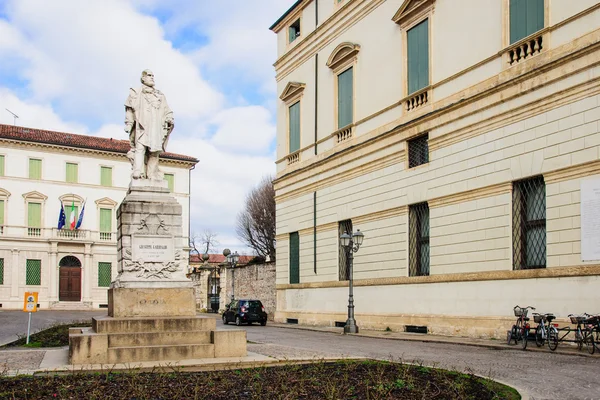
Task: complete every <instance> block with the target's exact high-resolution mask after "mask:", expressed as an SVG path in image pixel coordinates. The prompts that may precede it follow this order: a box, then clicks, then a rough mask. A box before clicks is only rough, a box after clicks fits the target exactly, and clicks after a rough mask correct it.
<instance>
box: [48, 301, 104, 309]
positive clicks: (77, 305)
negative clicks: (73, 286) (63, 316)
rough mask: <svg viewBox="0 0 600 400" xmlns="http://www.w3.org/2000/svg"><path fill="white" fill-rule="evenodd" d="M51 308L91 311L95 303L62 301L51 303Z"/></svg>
mask: <svg viewBox="0 0 600 400" xmlns="http://www.w3.org/2000/svg"><path fill="white" fill-rule="evenodd" d="M49 309H50V310H56V311H89V310H92V309H93V304H92V303H91V302H85V303H84V302H79V301H62V302H54V303H51V304H50V306H49Z"/></svg>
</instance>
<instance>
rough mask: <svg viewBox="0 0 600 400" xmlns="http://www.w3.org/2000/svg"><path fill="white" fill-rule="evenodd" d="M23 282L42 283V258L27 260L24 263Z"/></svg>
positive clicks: (28, 283) (30, 283)
mask: <svg viewBox="0 0 600 400" xmlns="http://www.w3.org/2000/svg"><path fill="white" fill-rule="evenodd" d="M25 267H26V270H25V284H26V285H41V284H42V260H27V263H26V264H25Z"/></svg>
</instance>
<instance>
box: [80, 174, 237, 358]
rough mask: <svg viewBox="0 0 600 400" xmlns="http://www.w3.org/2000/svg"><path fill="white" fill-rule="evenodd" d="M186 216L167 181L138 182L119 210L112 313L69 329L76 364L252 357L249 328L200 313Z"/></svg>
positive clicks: (110, 302)
mask: <svg viewBox="0 0 600 400" xmlns="http://www.w3.org/2000/svg"><path fill="white" fill-rule="evenodd" d="M181 215H182V210H181V205H179V203H177V200H176V199H175V198H174V197H173V196H172V195H171V194H170V193H169V190H168V189H167V187H166V181H160V182H156V181H148V180H134V181H133V182H132V185H131V186H130V188H129V191H128V193H127V196H126V197H125V199H124V200H123V202H122V203H121V205H120V206H119V209H118V211H117V225H118V236H117V240H118V246H117V250H118V252H119V257H118V259H119V266H118V272H119V273H118V276H117V278H116V279H115V280H114V281H113V282H112V283H111V287H110V289H109V290H108V316H106V317H101V318H93V319H92V327H91V328H71V329H70V330H69V360H70V362H71V364H107V363H108V364H115V363H130V362H140V361H163V360H164V361H166V360H169V361H177V360H183V359H195V358H214V357H245V356H246V354H247V352H246V331H243V330H239V331H230V330H228V331H217V330H216V321H215V319H214V318H212V317H210V318H209V317H201V316H197V315H196V301H195V298H194V292H193V288H192V284H191V281H190V280H189V279H188V278H187V277H186V270H187V267H188V256H187V255H188V253H187V249H186V248H187V245H188V243H187V238H186V237H184V236H182V234H181Z"/></svg>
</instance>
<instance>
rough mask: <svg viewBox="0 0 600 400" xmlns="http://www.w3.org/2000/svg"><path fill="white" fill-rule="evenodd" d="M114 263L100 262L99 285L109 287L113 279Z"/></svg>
mask: <svg viewBox="0 0 600 400" xmlns="http://www.w3.org/2000/svg"><path fill="white" fill-rule="evenodd" d="M111 273H112V264H111V263H108V262H100V263H98V287H109V286H110V282H111V280H112V277H111Z"/></svg>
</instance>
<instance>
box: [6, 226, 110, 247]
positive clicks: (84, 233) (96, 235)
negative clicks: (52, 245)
mask: <svg viewBox="0 0 600 400" xmlns="http://www.w3.org/2000/svg"><path fill="white" fill-rule="evenodd" d="M0 235H2V236H3V237H5V238H22V237H28V238H31V239H46V240H57V241H75V242H76V241H86V242H104V243H116V241H117V233H116V232H100V231H91V230H87V229H73V230H71V229H57V228H32V227H26V226H14V225H0Z"/></svg>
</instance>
